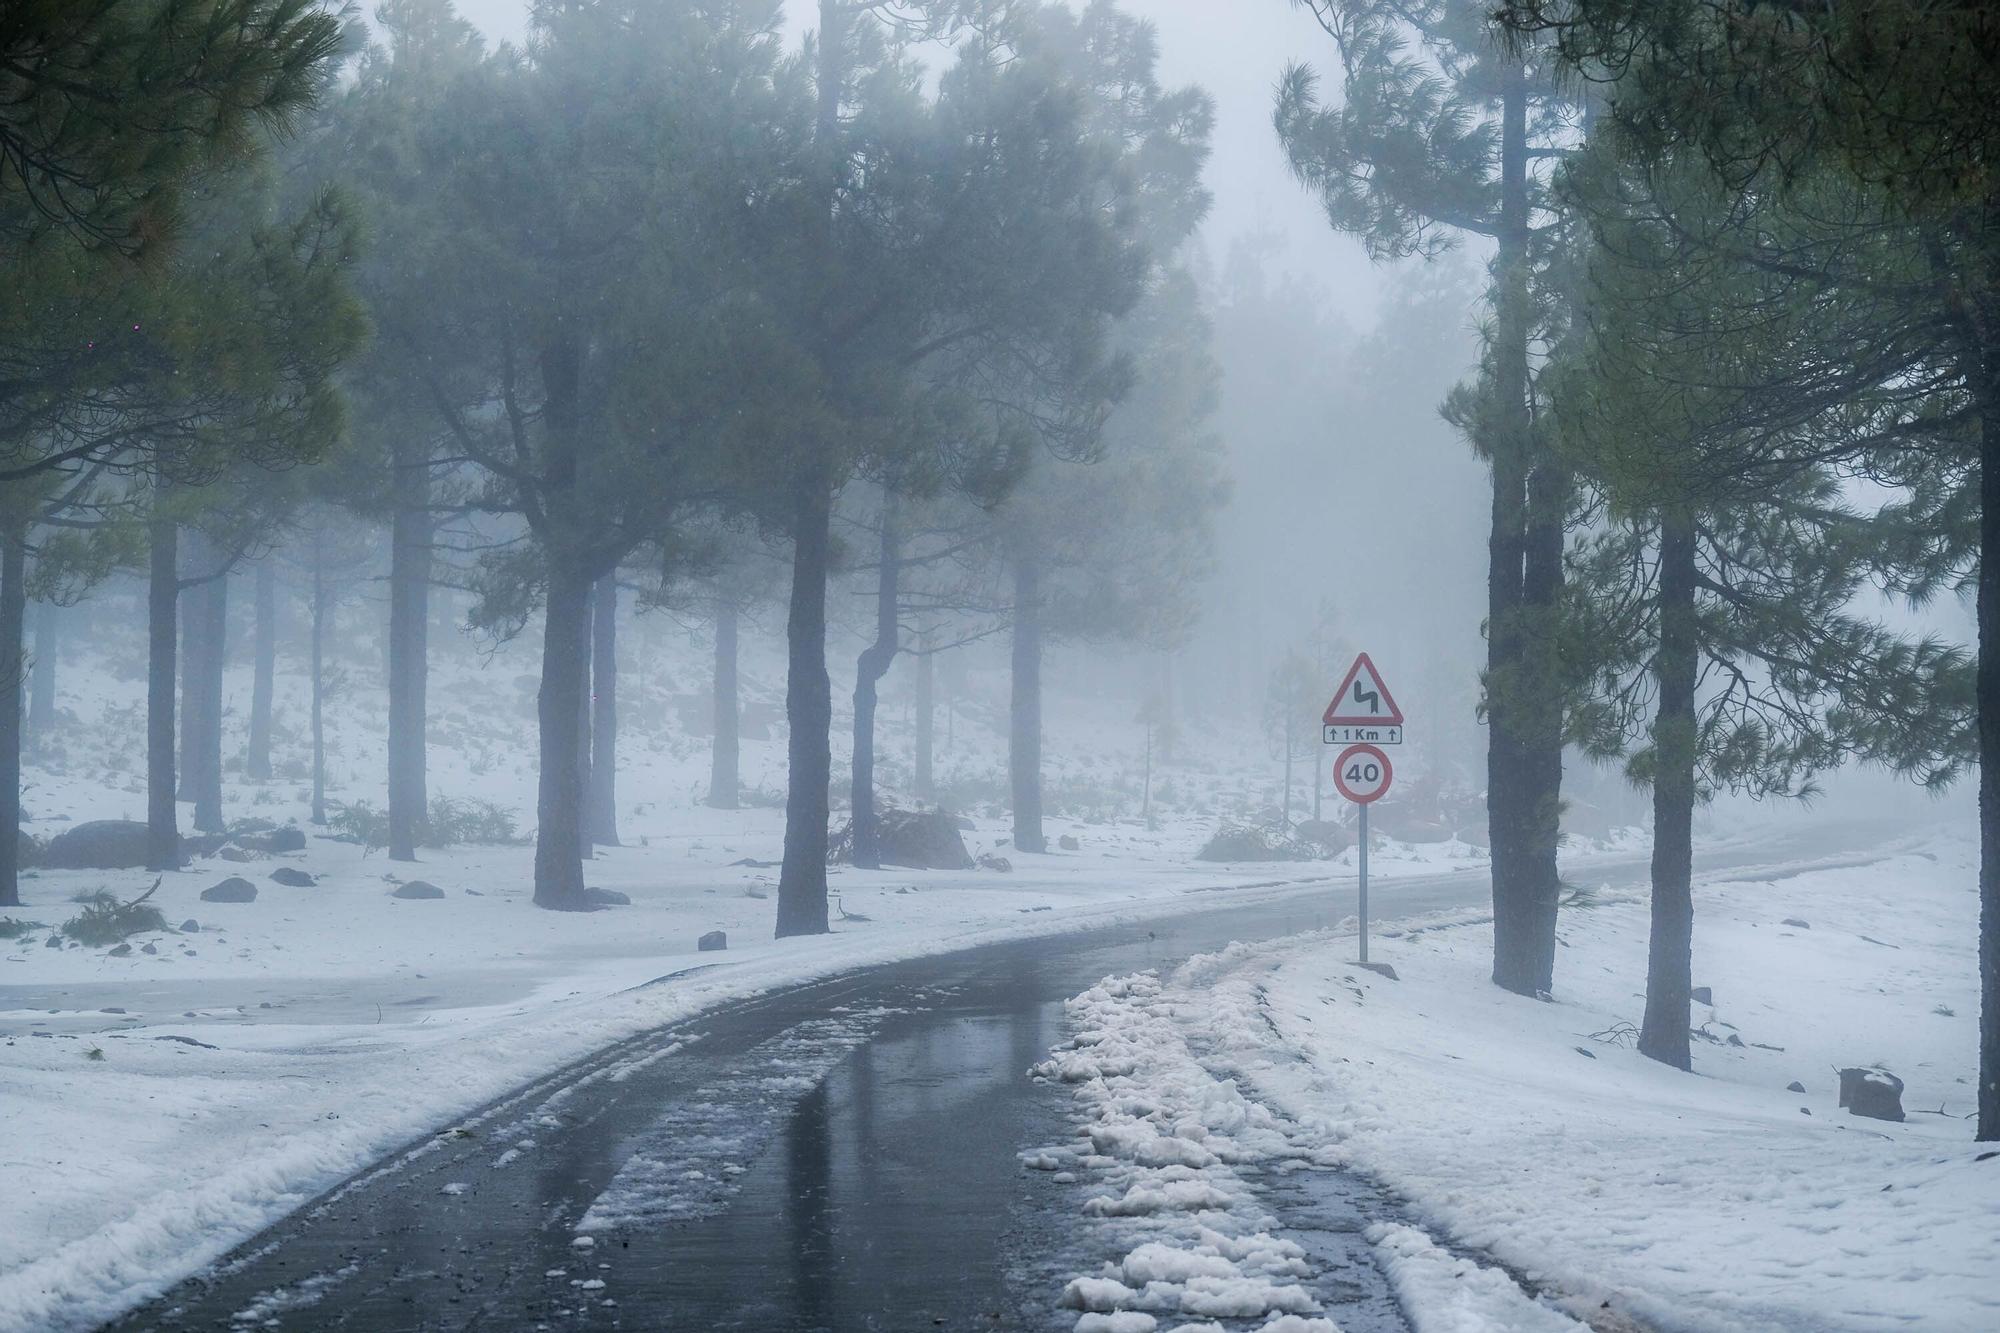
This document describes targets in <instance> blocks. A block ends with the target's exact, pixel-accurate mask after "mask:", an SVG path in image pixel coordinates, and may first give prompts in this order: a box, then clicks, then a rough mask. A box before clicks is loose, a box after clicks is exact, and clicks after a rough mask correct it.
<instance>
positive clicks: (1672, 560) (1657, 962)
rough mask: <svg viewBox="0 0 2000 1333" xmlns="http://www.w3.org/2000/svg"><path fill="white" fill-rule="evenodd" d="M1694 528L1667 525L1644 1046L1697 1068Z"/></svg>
mask: <svg viewBox="0 0 2000 1333" xmlns="http://www.w3.org/2000/svg"><path fill="white" fill-rule="evenodd" d="M1695 580H1696V570H1695V530H1694V521H1693V519H1692V517H1691V516H1688V515H1685V514H1674V515H1669V516H1667V517H1666V518H1665V519H1664V520H1663V521H1662V523H1661V526H1660V648H1659V654H1660V655H1659V660H1658V663H1657V665H1656V667H1655V672H1656V674H1657V676H1658V679H1659V692H1660V693H1659V703H1658V706H1657V711H1656V712H1655V714H1654V717H1653V753H1654V760H1655V764H1656V765H1657V771H1656V772H1655V773H1654V775H1653V923H1652V935H1651V943H1650V948H1649V950H1648V957H1647V967H1646V1017H1645V1021H1644V1022H1643V1023H1642V1024H1641V1025H1640V1028H1639V1053H1640V1054H1641V1055H1646V1056H1651V1057H1652V1058H1653V1059H1655V1060H1658V1061H1659V1062H1660V1063H1662V1064H1668V1065H1672V1066H1673V1067H1674V1068H1676V1069H1687V1068H1689V1067H1690V1063H1691V1062H1690V1058H1689V1054H1688V1017H1689V1013H1688V1006H1689V1004H1690V1000H1689V993H1690V991H1691V989H1692V987H1693V985H1694V974H1693V967H1694V795H1695V792H1694V768H1695V708H1694V691H1695V674H1696V669H1697V665H1698V663H1697V653H1698V651H1699V647H1698V643H1697V640H1696V627H1695Z"/></svg>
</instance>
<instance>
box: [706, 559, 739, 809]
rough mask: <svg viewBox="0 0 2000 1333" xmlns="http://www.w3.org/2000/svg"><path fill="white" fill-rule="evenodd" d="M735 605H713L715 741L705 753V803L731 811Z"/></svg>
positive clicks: (735, 781) (735, 791) (726, 600)
mask: <svg viewBox="0 0 2000 1333" xmlns="http://www.w3.org/2000/svg"><path fill="white" fill-rule="evenodd" d="M736 617H737V612H736V602H735V599H734V598H732V597H731V596H730V595H729V594H728V593H723V594H721V596H720V598H719V600H718V601H717V602H716V605H715V738H714V739H713V740H712V741H711V742H710V743H709V750H708V803H709V804H710V805H711V806H713V807H715V808H716V809H717V810H734V809H735V808H736V802H737V798H738V796H739V794H740V791H741V782H740V779H739V778H738V776H737V772H738V770H737V763H738V750H739V748H740V735H741V726H740V719H739V714H738V712H737V704H736V633H737V625H736Z"/></svg>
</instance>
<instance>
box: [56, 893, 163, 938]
mask: <svg viewBox="0 0 2000 1333" xmlns="http://www.w3.org/2000/svg"><path fill="white" fill-rule="evenodd" d="M159 887H160V881H159V880H157V879H156V880H154V881H153V887H152V888H150V889H147V890H146V891H145V892H144V893H142V894H140V895H139V896H138V897H137V898H134V899H133V900H132V901H131V902H129V903H121V902H119V901H118V900H117V899H116V898H114V897H112V896H111V895H110V894H108V893H100V894H97V895H96V896H95V897H94V898H93V899H92V900H91V902H90V903H89V905H88V906H86V907H85V908H84V909H83V910H82V911H81V912H78V913H77V914H76V915H75V916H73V917H71V918H70V919H69V920H67V921H65V922H63V928H62V933H63V934H65V935H67V936H69V937H70V938H71V939H73V940H75V941H76V942H77V943H78V944H82V945H87V946H90V947H92V948H96V947H98V946H100V945H106V944H117V943H119V942H121V941H122V940H124V939H125V938H126V937H127V936H130V935H140V934H144V933H145V932H147V931H149V930H165V929H166V928H167V919H166V918H165V917H163V916H161V915H160V909H159V908H157V907H154V906H153V905H152V904H151V903H148V902H147V901H146V900H147V899H148V898H150V897H152V896H153V894H154V893H155V892H156V891H158V889H159Z"/></svg>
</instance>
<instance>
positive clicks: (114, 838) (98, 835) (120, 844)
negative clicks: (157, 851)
mask: <svg viewBox="0 0 2000 1333" xmlns="http://www.w3.org/2000/svg"><path fill="white" fill-rule="evenodd" d="M42 864H43V865H45V866H48V867H49V868H50V869H52V870H129V869H132V868H134V867H136V866H143V865H145V864H146V826H145V825H144V824H141V823H139V822H138V821H137V820H133V819H93V820H90V821H88V822H87V823H82V824H78V825H77V826H76V827H75V828H73V829H65V830H63V831H62V832H61V833H58V834H56V836H55V837H53V838H51V839H50V840H49V845H48V849H47V850H46V851H45V852H43V853H42Z"/></svg>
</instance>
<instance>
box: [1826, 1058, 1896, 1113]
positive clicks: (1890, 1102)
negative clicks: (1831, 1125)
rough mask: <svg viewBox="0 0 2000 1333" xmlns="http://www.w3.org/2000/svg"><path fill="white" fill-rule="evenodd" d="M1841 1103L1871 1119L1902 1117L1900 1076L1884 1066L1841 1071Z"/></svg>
mask: <svg viewBox="0 0 2000 1333" xmlns="http://www.w3.org/2000/svg"><path fill="white" fill-rule="evenodd" d="M1840 1104H1841V1105H1842V1106H1845V1107H1846V1108H1847V1113H1848V1114H1849V1115H1860V1116H1867V1117H1868V1118H1869V1119H1870V1120H1901V1119H1902V1118H1903V1080H1901V1079H1899V1078H1897V1077H1896V1076H1895V1075H1894V1074H1892V1073H1890V1072H1889V1071H1888V1070H1886V1069H1843V1070H1841V1071H1840Z"/></svg>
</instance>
